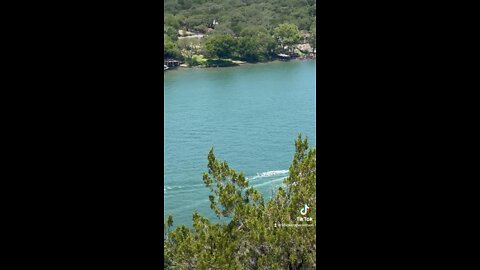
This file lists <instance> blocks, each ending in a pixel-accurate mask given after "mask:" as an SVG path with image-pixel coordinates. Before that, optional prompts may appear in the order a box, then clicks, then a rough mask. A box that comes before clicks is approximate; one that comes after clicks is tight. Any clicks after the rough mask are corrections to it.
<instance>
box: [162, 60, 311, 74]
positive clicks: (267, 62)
mask: <svg viewBox="0 0 480 270" xmlns="http://www.w3.org/2000/svg"><path fill="white" fill-rule="evenodd" d="M312 60H314V61H316V60H317V58H316V57H313V58H294V59H290V60H280V59H275V60H272V61H266V62H256V63H251V62H245V61H238V60H234V61H232V62H233V63H234V64H235V65H232V66H223V67H222V66H217V67H207V66H187V65H185V64H181V65H179V66H177V67H175V68H169V69H168V70H180V69H209V68H231V67H239V66H247V65H258V64H272V63H283V62H291V61H312ZM168 70H165V71H168Z"/></svg>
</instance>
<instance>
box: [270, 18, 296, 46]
mask: <svg viewBox="0 0 480 270" xmlns="http://www.w3.org/2000/svg"><path fill="white" fill-rule="evenodd" d="M273 33H274V35H275V38H276V39H277V40H278V42H279V43H280V46H281V48H282V50H283V49H284V48H285V46H287V47H288V48H289V49H290V51H291V53H292V52H293V45H296V44H298V43H299V42H300V39H301V33H300V31H299V30H298V27H297V26H296V25H295V24H291V23H282V24H280V25H279V26H277V27H276V28H275V29H274V30H273Z"/></svg>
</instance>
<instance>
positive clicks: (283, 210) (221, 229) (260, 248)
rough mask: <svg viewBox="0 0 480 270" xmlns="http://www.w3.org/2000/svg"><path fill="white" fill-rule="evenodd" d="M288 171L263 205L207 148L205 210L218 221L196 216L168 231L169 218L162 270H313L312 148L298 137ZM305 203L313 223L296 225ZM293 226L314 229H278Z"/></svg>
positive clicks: (242, 178) (242, 179) (240, 177)
mask: <svg viewBox="0 0 480 270" xmlns="http://www.w3.org/2000/svg"><path fill="white" fill-rule="evenodd" d="M289 172H290V175H289V177H288V178H286V179H285V180H284V187H281V188H279V189H278V190H277V192H276V193H275V195H274V196H273V198H271V199H270V200H269V201H267V202H265V200H264V198H263V196H262V194H261V193H260V192H259V191H258V190H256V189H254V188H253V187H250V186H249V183H248V181H247V179H246V178H245V176H244V175H243V173H241V172H240V173H239V172H237V171H235V170H234V169H232V168H230V167H229V165H228V164H227V163H226V162H225V161H220V160H218V159H217V158H216V157H215V155H214V153H213V149H212V150H211V151H210V152H209V154H208V172H205V173H204V175H203V181H204V183H205V185H206V186H207V187H208V188H209V189H210V191H211V195H210V196H209V199H210V207H211V209H212V210H213V211H214V212H215V214H216V215H217V216H218V217H219V218H220V219H221V220H222V221H223V222H220V223H212V222H211V221H210V220H209V219H207V218H205V217H202V216H201V215H199V214H198V213H197V212H195V213H193V216H192V219H193V228H187V227H186V226H184V225H182V226H179V227H176V228H175V229H173V220H172V217H171V216H170V215H169V217H168V219H167V221H166V223H165V230H164V258H165V269H225V270H230V269H231V270H234V269H235V270H236V269H316V259H315V254H316V237H315V227H314V226H316V212H315V209H313V208H314V206H315V205H316V193H315V192H316V190H315V181H316V149H315V148H313V149H309V147H308V142H307V139H306V138H305V139H302V137H301V135H299V136H298V138H297V139H296V141H295V154H294V157H293V162H292V164H291V166H290V168H289ZM305 204H307V205H309V206H310V207H311V208H312V209H310V210H311V211H310V213H309V214H308V217H311V218H312V221H310V222H298V221H297V220H296V219H297V217H298V216H299V215H300V214H299V210H300V209H301V208H302V207H303V206H304V205H305ZM294 223H303V224H306V223H309V224H311V225H313V227H307V226H305V227H279V225H280V224H294ZM275 224H277V227H276V226H275ZM171 228H172V230H170V229H171Z"/></svg>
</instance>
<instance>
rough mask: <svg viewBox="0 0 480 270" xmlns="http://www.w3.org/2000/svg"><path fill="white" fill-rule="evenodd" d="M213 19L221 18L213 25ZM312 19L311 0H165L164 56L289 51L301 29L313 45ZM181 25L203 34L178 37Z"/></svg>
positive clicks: (268, 55) (252, 57)
mask: <svg viewBox="0 0 480 270" xmlns="http://www.w3.org/2000/svg"><path fill="white" fill-rule="evenodd" d="M214 20H215V21H217V22H218V23H219V24H218V25H212V22H213V21H214ZM315 25H316V1H315V0H165V1H164V57H165V58H177V59H181V60H185V61H186V62H187V63H189V64H193V65H195V64H198V63H195V57H193V56H194V55H198V54H201V55H204V56H205V57H207V58H230V59H238V60H243V61H248V62H259V61H268V60H271V59H272V58H274V57H275V55H276V54H278V53H288V54H291V53H293V45H296V44H299V43H304V40H303V37H304V35H305V34H308V35H309V38H308V40H306V41H307V42H308V43H310V45H311V46H312V47H313V48H315V47H316V41H315V39H316V29H315ZM209 26H210V27H211V28H209ZM179 30H183V31H194V32H197V33H203V34H205V35H206V37H205V38H203V39H201V40H198V39H195V38H183V39H179V38H178V36H179Z"/></svg>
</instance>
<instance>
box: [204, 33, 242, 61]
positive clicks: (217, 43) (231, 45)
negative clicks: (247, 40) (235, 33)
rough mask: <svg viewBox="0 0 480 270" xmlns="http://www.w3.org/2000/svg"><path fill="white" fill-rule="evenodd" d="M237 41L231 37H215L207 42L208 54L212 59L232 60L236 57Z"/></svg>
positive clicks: (210, 37) (211, 37)
mask: <svg viewBox="0 0 480 270" xmlns="http://www.w3.org/2000/svg"><path fill="white" fill-rule="evenodd" d="M236 46H237V40H236V39H235V38H233V37H232V36H230V35H213V36H209V37H208V38H207V39H206V41H205V48H206V50H207V54H208V56H209V57H212V58H231V57H233V56H234V55H235V49H236Z"/></svg>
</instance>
